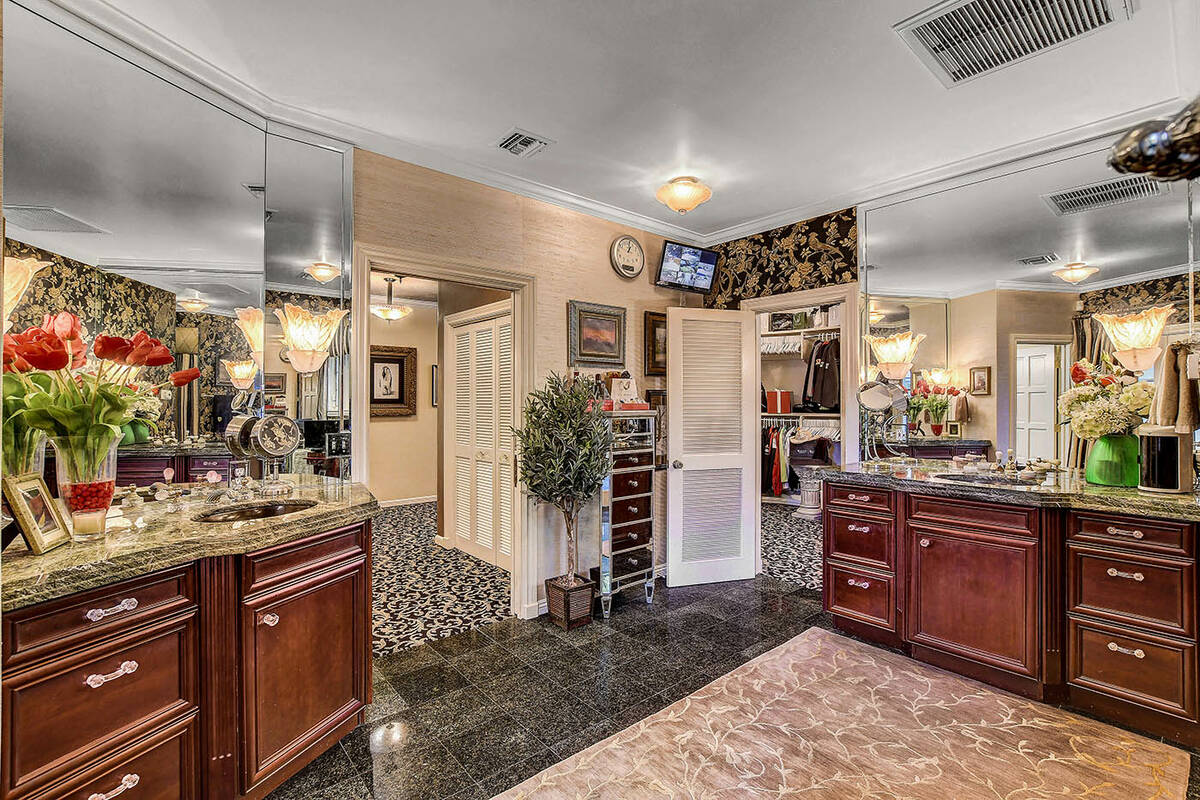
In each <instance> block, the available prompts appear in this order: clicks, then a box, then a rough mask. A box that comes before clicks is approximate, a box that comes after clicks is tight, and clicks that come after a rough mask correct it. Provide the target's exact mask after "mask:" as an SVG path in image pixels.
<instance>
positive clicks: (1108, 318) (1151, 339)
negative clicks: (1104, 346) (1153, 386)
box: [1092, 306, 1175, 375]
mask: <svg viewBox="0 0 1200 800" xmlns="http://www.w3.org/2000/svg"><path fill="white" fill-rule="evenodd" d="M1174 313H1175V308H1174V306H1155V307H1154V308H1147V309H1146V310H1145V311H1139V312H1137V313H1136V314H1125V315H1117V314H1093V315H1092V316H1093V317H1094V318H1095V320H1096V321H1097V322H1099V323H1100V324H1101V325H1102V326H1104V332H1105V333H1107V334H1108V338H1109V339H1111V340H1112V343H1113V357H1115V358H1116V359H1117V361H1120V362H1121V366H1123V367H1125V369H1127V370H1129V371H1130V372H1132V373H1134V374H1137V375H1140V374H1142V373H1143V372H1145V371H1146V370H1148V369H1150V368H1151V367H1153V366H1154V362H1155V361H1157V360H1158V354H1159V353H1161V352H1162V347H1160V346H1159V344H1158V342H1159V339H1161V338H1162V332H1163V328H1164V327H1166V324H1167V317H1169V316H1171V315H1172V314H1174Z"/></svg>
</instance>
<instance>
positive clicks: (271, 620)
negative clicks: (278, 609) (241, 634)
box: [262, 614, 279, 628]
mask: <svg viewBox="0 0 1200 800" xmlns="http://www.w3.org/2000/svg"><path fill="white" fill-rule="evenodd" d="M262 624H263V625H266V626H267V627H268V628H274V627H275V626H276V625H278V624H279V615H278V614H263V615H262Z"/></svg>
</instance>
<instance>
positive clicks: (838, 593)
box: [825, 563, 896, 631]
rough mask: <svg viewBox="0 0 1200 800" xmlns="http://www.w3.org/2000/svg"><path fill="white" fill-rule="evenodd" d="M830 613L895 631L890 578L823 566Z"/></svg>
mask: <svg viewBox="0 0 1200 800" xmlns="http://www.w3.org/2000/svg"><path fill="white" fill-rule="evenodd" d="M825 585H826V587H828V592H827V595H826V596H827V598H828V602H829V609H828V610H829V611H830V612H831V613H833V614H839V615H841V616H843V617H849V618H850V619H856V620H859V621H860V622H866V623H869V624H871V625H878V626H879V627H881V628H887V629H888V630H890V631H894V630H895V629H896V598H895V593H894V591H893V587H894V584H893V583H892V580H891V578H884V577H880V576H879V575H875V574H873V573H870V572H860V571H858V570H853V569H846V568H844V567H839V566H837V565H835V564H829V563H826V564H825Z"/></svg>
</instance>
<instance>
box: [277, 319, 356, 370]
mask: <svg viewBox="0 0 1200 800" xmlns="http://www.w3.org/2000/svg"><path fill="white" fill-rule="evenodd" d="M349 313H350V312H349V311H347V310H345V309H342V308H334V309H330V310H329V311H326V312H325V313H324V314H314V313H312V312H311V311H309V310H308V309H307V308H301V307H300V306H294V305H292V304H291V303H284V304H283V308H282V309H278V308H277V309H275V316H276V317H278V318H279V324H280V325H281V326H282V327H283V341H284V343H285V344H286V345H287V355H288V362H289V363H290V364H291V365H292V369H294V370H296V372H299V373H300V374H301V375H307V374H309V373H311V372H316V371H317V370H319V369H320V368H321V365H322V364H324V363H325V359H327V358H328V357H329V345H330V344H331V343H332V342H333V335H334V333H336V332H337V329H338V325H339V324H340V323H341V321H342V318H343V317H345V316H346V315H347V314H349Z"/></svg>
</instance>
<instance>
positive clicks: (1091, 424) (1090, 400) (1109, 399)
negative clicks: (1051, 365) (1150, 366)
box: [1058, 361, 1154, 440]
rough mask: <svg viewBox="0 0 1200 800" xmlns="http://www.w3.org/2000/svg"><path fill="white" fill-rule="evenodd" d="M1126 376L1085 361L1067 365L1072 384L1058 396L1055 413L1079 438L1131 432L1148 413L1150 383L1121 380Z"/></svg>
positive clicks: (1150, 391) (1096, 437) (1152, 393)
mask: <svg viewBox="0 0 1200 800" xmlns="http://www.w3.org/2000/svg"><path fill="white" fill-rule="evenodd" d="M1123 378H1124V380H1128V378H1127V377H1124V376H1121V375H1117V374H1115V373H1114V372H1113V371H1111V370H1105V371H1102V370H1101V369H1099V368H1097V367H1095V366H1093V365H1092V364H1089V363H1088V362H1086V361H1080V362H1077V363H1076V364H1075V365H1074V366H1073V367H1072V368H1071V379H1072V380H1073V381H1075V386H1073V387H1072V388H1070V389H1068V390H1066V391H1065V392H1063V393H1062V394H1060V395H1059V396H1058V413H1059V415H1060V416H1062V417H1065V418H1067V419H1068V420H1069V421H1070V423H1071V430H1072V431H1073V432H1074V434H1075V435H1076V436H1078V437H1079V438H1080V439H1089V440H1094V439H1099V438H1100V437H1101V436H1109V435H1112V434H1130V433H1133V432H1134V431H1135V430H1136V429H1137V427H1138V426H1139V425H1141V424H1142V422H1143V420H1144V418H1145V417H1146V416H1147V415H1149V413H1150V403H1151V401H1153V400H1154V384H1152V383H1147V382H1143V381H1134V382H1132V383H1125V382H1124V380H1123Z"/></svg>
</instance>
